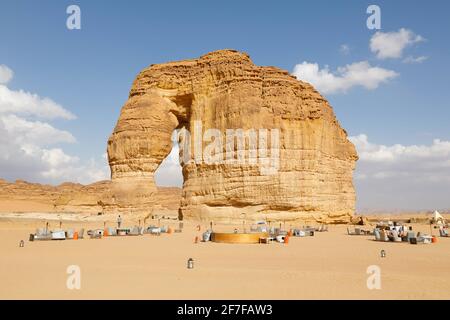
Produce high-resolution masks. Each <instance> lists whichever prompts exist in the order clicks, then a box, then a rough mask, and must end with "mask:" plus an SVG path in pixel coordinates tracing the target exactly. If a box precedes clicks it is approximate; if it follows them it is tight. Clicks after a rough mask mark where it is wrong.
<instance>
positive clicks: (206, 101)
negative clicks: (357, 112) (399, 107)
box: [108, 50, 357, 222]
mask: <svg viewBox="0 0 450 320" xmlns="http://www.w3.org/2000/svg"><path fill="white" fill-rule="evenodd" d="M198 124H200V125H201V128H202V131H201V132H203V133H204V132H206V130H208V129H218V130H219V132H221V133H223V134H225V132H226V130H227V129H243V130H244V131H245V132H247V130H251V129H255V130H257V131H258V130H259V129H267V130H273V131H275V130H274V129H278V130H279V136H278V137H270V138H267V145H268V146H269V145H270V147H273V146H276V145H277V141H278V146H279V151H277V152H279V166H277V168H276V170H275V172H273V171H272V172H271V173H270V174H267V173H262V170H261V163H262V162H258V161H257V163H256V164H255V162H252V161H250V160H249V159H251V158H252V156H254V155H255V153H252V152H251V151H250V150H253V147H251V146H250V143H249V142H248V141H249V140H247V141H246V142H245V143H244V145H239V144H238V143H234V142H233V141H230V142H229V141H227V142H226V143H223V144H219V147H218V149H214V150H216V151H215V153H214V154H215V155H218V156H219V158H222V159H226V151H230V150H231V151H233V150H234V151H236V152H237V151H240V152H243V153H242V154H243V155H244V157H245V156H246V157H245V159H247V160H246V162H245V161H244V162H242V161H241V162H239V164H237V165H236V164H235V163H232V162H226V161H222V162H208V161H205V158H204V157H205V156H204V154H202V153H200V156H199V157H198V156H197V155H198V154H197V153H196V150H195V148H200V149H201V150H205V148H207V145H208V144H209V143H210V142H212V139H211V140H208V139H207V137H203V138H204V140H202V141H201V142H200V146H199V145H198V143H197V142H195V141H194V139H193V137H192V133H193V132H195V130H196V128H195V126H198ZM181 128H185V129H187V130H188V131H189V132H190V133H191V138H190V142H191V143H190V145H189V149H188V150H189V151H190V152H191V154H195V159H194V161H189V162H185V163H184V164H183V177H184V183H183V191H182V201H181V208H180V213H181V215H182V216H183V217H184V218H198V219H203V220H213V221H219V220H221V221H229V220H234V221H236V220H240V219H248V220H250V219H261V218H266V219H268V220H297V219H305V218H314V219H316V220H318V221H330V222H332V221H335V222H336V221H349V219H350V217H351V215H352V214H353V212H354V209H355V191H354V187H353V183H352V173H353V170H354V167H355V162H356V160H357V154H356V151H355V148H354V146H353V145H352V143H351V142H350V141H349V140H348V139H347V134H346V132H345V130H344V129H342V128H341V127H340V125H339V123H338V121H337V120H336V117H335V115H334V113H333V110H332V108H331V106H330V105H329V104H328V102H327V101H326V100H325V99H324V98H323V97H322V96H321V95H320V94H319V93H318V92H317V91H316V90H315V89H314V88H313V87H312V86H311V85H310V84H308V83H305V82H302V81H299V80H297V79H296V78H295V77H293V76H291V75H289V73H288V72H287V71H283V70H280V69H278V68H275V67H261V66H256V65H255V64H253V62H252V61H251V60H250V58H249V56H248V55H247V54H245V53H241V52H237V51H235V50H220V51H216V52H211V53H208V54H206V55H204V56H201V57H200V58H198V59H193V60H184V61H178V62H170V63H164V64H158V65H152V66H150V67H148V68H147V69H145V70H143V71H142V72H141V73H140V74H139V75H138V76H137V78H136V79H135V81H134V83H133V86H132V88H131V91H130V95H129V99H128V101H127V102H126V104H125V105H124V107H123V109H122V111H121V114H120V118H119V120H118V122H117V125H116V127H115V129H114V132H113V134H112V135H111V137H110V139H109V141H108V159H109V164H110V167H111V174H112V181H113V186H112V192H113V194H114V201H115V204H116V205H118V206H120V207H122V208H127V207H128V208H138V209H139V208H141V209H140V210H143V209H144V208H146V207H147V205H148V204H149V203H151V202H152V200H151V199H152V197H153V195H154V192H155V190H156V187H155V183H154V173H155V171H156V169H157V168H158V166H159V165H160V163H161V162H162V161H163V159H164V158H165V157H166V156H167V155H168V154H169V152H170V151H171V148H172V143H171V134H172V132H173V131H174V130H175V129H181ZM258 132H260V131H258ZM277 138H278V139H277ZM183 143H184V142H183ZM217 150H218V151H217ZM185 152H186V151H185ZM257 155H259V154H257ZM266 156H268V154H267V155H266ZM237 157H238V156H236V159H237ZM263 158H264V156H263V157H262V158H261V159H263ZM235 162H236V161H235Z"/></svg>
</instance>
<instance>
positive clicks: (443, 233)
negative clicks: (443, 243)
mask: <svg viewBox="0 0 450 320" xmlns="http://www.w3.org/2000/svg"><path fill="white" fill-rule="evenodd" d="M439 235H440V236H441V237H449V234H448V230H447V229H444V228H440V229H439Z"/></svg>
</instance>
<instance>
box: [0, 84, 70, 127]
mask: <svg viewBox="0 0 450 320" xmlns="http://www.w3.org/2000/svg"><path fill="white" fill-rule="evenodd" d="M0 114H17V115H23V116H35V117H38V118H41V119H57V118H62V119H67V120H72V119H75V118H76V117H75V115H74V114H72V113H71V112H70V111H68V110H66V109H64V108H63V107H62V106H61V105H59V104H57V103H56V102H54V101H53V100H51V99H49V98H41V97H40V96H38V95H37V94H32V93H30V92H26V91H23V90H19V91H15V90H11V89H9V88H8V87H6V86H5V85H0Z"/></svg>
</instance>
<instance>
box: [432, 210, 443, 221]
mask: <svg viewBox="0 0 450 320" xmlns="http://www.w3.org/2000/svg"><path fill="white" fill-rule="evenodd" d="M432 220H433V222H444V221H445V219H444V217H443V216H442V215H441V214H440V213H439V212H438V211H434V213H433V217H432Z"/></svg>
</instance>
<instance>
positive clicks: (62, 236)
mask: <svg viewBox="0 0 450 320" xmlns="http://www.w3.org/2000/svg"><path fill="white" fill-rule="evenodd" d="M51 235H52V240H66V232H65V231H64V230H55V231H52V232H51Z"/></svg>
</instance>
